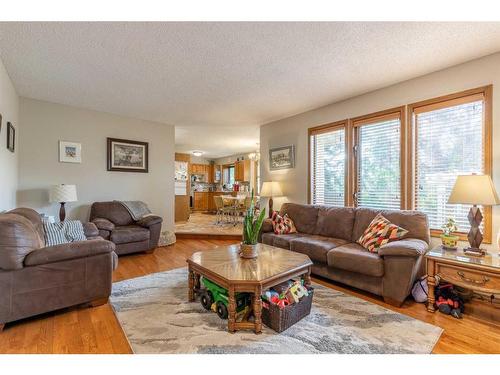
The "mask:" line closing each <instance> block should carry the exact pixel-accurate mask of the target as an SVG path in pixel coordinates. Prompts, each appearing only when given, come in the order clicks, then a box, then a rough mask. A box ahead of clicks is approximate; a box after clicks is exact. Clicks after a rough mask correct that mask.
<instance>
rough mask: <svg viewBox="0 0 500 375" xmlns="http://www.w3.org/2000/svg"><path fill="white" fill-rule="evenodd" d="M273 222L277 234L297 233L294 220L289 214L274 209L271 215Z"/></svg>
mask: <svg viewBox="0 0 500 375" xmlns="http://www.w3.org/2000/svg"><path fill="white" fill-rule="evenodd" d="M271 221H272V223H273V231H274V233H275V234H290V233H297V229H296V228H295V224H294V223H293V220H292V219H290V217H289V216H288V214H284V215H283V216H281V215H280V214H279V212H278V211H274V212H273V214H272V216H271Z"/></svg>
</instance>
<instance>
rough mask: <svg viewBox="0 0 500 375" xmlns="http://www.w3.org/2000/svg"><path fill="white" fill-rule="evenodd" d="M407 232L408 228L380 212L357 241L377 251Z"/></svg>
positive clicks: (366, 247) (369, 249) (374, 251)
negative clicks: (388, 218) (400, 225)
mask: <svg viewBox="0 0 500 375" xmlns="http://www.w3.org/2000/svg"><path fill="white" fill-rule="evenodd" d="M406 233H408V231H407V230H406V229H404V228H401V227H398V226H397V225H396V224H393V223H391V222H390V221H389V220H387V219H386V218H385V217H384V216H382V214H378V215H377V216H375V218H374V219H373V220H372V222H371V223H370V225H369V226H368V228H366V230H365V231H364V232H363V235H362V236H361V237H359V239H358V241H356V242H357V243H359V244H360V245H361V246H363V247H364V248H365V249H367V250H368V251H371V252H372V253H377V252H378V249H379V248H380V246H383V245H385V244H388V243H389V242H393V241H398V240H400V239H401V238H402V237H404V236H405V235H406Z"/></svg>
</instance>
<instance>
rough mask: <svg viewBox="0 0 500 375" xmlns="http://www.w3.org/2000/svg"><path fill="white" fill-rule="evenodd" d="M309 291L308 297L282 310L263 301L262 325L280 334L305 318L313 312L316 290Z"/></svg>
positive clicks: (309, 289)
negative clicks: (312, 306)
mask: <svg viewBox="0 0 500 375" xmlns="http://www.w3.org/2000/svg"><path fill="white" fill-rule="evenodd" d="M308 291H309V295H308V296H304V297H302V299H301V300H300V301H299V302H297V303H294V304H293V305H288V306H285V307H284V308H282V309H280V308H279V307H278V305H276V304H274V303H269V302H267V301H263V302H262V323H264V324H265V325H266V326H268V327H269V328H272V329H274V330H275V331H276V332H278V333H280V332H283V331H285V330H287V329H288V328H290V327H291V326H293V325H294V324H295V323H297V322H298V321H299V320H301V319H302V318H305V317H306V316H307V315H309V313H310V312H311V305H312V300H313V294H314V288H308Z"/></svg>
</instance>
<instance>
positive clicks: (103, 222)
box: [92, 217, 115, 232]
mask: <svg viewBox="0 0 500 375" xmlns="http://www.w3.org/2000/svg"><path fill="white" fill-rule="evenodd" d="M92 223H94V224H95V226H96V227H97V228H98V229H102V230H107V231H109V232H111V231H113V230H114V229H115V224H113V223H112V222H111V221H109V220H108V219H104V218H102V217H96V218H95V219H93V220H92Z"/></svg>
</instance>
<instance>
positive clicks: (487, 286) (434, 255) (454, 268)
mask: <svg viewBox="0 0 500 375" xmlns="http://www.w3.org/2000/svg"><path fill="white" fill-rule="evenodd" d="M425 258H426V263H427V275H428V279H427V282H428V285H429V295H428V300H427V311H430V312H434V311H435V307H434V302H435V299H434V288H435V287H436V284H437V282H438V280H437V279H438V278H439V279H440V280H443V281H447V282H449V283H451V284H454V285H457V286H460V287H463V288H465V289H469V290H472V291H473V292H476V293H478V294H480V295H482V296H492V295H498V296H500V257H499V256H498V254H490V253H488V254H486V255H485V256H482V257H475V256H470V255H465V254H464V252H463V251H462V250H447V249H444V248H443V247H442V246H438V247H436V248H434V249H432V250H431V251H429V252H428V253H427V254H426V256H425ZM497 298H498V297H497ZM478 303H481V302H478ZM482 303H487V302H482ZM498 315H499V316H500V310H499V313H498Z"/></svg>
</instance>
